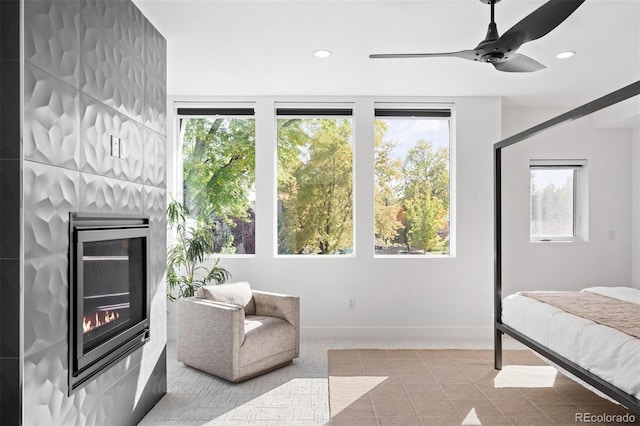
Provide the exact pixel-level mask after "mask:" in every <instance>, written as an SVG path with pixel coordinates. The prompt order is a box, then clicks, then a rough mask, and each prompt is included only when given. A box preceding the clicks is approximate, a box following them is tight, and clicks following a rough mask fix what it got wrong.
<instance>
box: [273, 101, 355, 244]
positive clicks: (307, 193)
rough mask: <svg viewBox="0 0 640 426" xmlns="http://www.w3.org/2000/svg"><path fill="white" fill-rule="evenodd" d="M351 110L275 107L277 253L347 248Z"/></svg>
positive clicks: (350, 232)
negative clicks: (276, 140) (276, 142)
mask: <svg viewBox="0 0 640 426" xmlns="http://www.w3.org/2000/svg"><path fill="white" fill-rule="evenodd" d="M351 114H352V113H351V109H349V108H337V109H298V108H278V109H277V139H278V148H277V149H278V172H277V173H278V176H277V182H278V184H277V185H278V193H277V203H278V204H277V220H278V230H277V238H278V240H277V245H278V254H292V255H294V254H295V255H300V254H319V255H348V254H351V253H352V252H353V131H352V118H351Z"/></svg>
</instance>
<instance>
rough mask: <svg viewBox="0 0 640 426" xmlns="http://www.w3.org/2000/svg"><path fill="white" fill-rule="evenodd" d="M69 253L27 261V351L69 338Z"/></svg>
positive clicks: (25, 339)
mask: <svg viewBox="0 0 640 426" xmlns="http://www.w3.org/2000/svg"><path fill="white" fill-rule="evenodd" d="M68 264H69V262H68V260H67V254H66V253H62V254H58V255H54V256H46V257H39V258H35V259H27V260H25V262H24V318H25V322H24V353H25V355H29V354H31V353H34V352H38V351H41V350H42V349H44V348H46V347H49V346H51V345H52V344H54V343H56V342H58V341H59V340H65V339H66V338H67V325H68V308H69V295H68V291H69V285H68V279H67V275H68V274H67V271H68V270H67V267H68Z"/></svg>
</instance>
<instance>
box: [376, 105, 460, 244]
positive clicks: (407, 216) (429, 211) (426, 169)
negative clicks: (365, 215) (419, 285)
mask: <svg viewBox="0 0 640 426" xmlns="http://www.w3.org/2000/svg"><path fill="white" fill-rule="evenodd" d="M375 115H376V119H375V207H374V209H375V210H374V216H375V253H376V254H377V255H398V254H450V238H451V235H450V231H451V224H450V220H451V214H450V210H451V209H450V158H451V155H450V145H451V143H450V141H451V131H450V116H451V113H450V110H448V109H447V110H444V109H442V110H433V109H401V108H376V112H375Z"/></svg>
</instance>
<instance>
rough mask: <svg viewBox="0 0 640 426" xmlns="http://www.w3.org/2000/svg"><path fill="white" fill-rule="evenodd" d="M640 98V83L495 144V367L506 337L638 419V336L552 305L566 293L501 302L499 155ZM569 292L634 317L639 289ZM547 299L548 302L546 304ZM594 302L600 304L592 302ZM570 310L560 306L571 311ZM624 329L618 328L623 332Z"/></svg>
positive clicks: (516, 297) (534, 294) (530, 294)
mask: <svg viewBox="0 0 640 426" xmlns="http://www.w3.org/2000/svg"><path fill="white" fill-rule="evenodd" d="M639 94H640V81H639V82H635V83H633V84H630V85H629V86H626V87H624V88H622V89H620V90H618V91H615V92H612V93H610V94H609V95H606V96H603V97H602V98H599V99H597V100H595V101H593V102H590V103H588V104H585V105H583V106H581V107H579V108H576V109H574V110H572V111H569V112H568V113H566V114H562V115H560V116H558V117H556V118H554V119H551V120H549V121H547V122H544V123H542V124H540V125H538V126H535V127H533V128H531V129H529V130H527V131H525V132H522V133H519V134H517V135H514V136H512V137H510V138H507V139H505V140H503V141H501V142H499V143H497V144H495V145H494V185H495V187H494V191H495V197H494V202H495V228H494V230H495V246H494V247H495V265H494V267H495V268H494V271H495V276H494V318H495V321H494V349H495V352H494V356H495V358H494V363H495V368H496V369H501V368H502V338H503V335H505V334H506V335H508V336H511V337H512V338H514V339H515V340H517V341H519V342H521V343H523V344H525V345H527V346H528V347H529V348H531V349H532V350H534V351H535V352H537V353H538V354H540V355H541V356H543V357H544V358H546V359H548V360H549V361H551V362H552V363H553V364H555V365H557V366H558V367H560V368H561V369H563V370H565V371H566V372H568V373H569V374H570V375H573V376H574V377H575V378H577V379H579V380H581V381H583V382H584V383H586V384H587V385H589V386H591V387H593V388H595V389H596V390H598V391H599V392H601V393H603V394H605V395H606V396H608V397H610V398H612V399H613V400H615V401H617V402H619V403H620V404H622V405H624V406H626V407H627V408H628V409H630V410H631V411H633V412H635V413H637V414H640V336H634V335H633V331H629V330H628V329H627V330H624V331H621V330H618V329H616V328H615V327H613V326H611V324H608V325H604V324H603V323H602V322H601V321H602V319H601V318H595V320H594V319H593V318H592V319H587V318H585V316H588V315H585V313H584V312H581V313H580V314H576V313H575V312H567V311H566V310H565V309H561V308H560V307H558V306H563V305H555V304H554V303H556V302H555V300H554V296H555V294H554V293H570V292H528V293H524V292H520V293H516V294H513V295H507V297H504V298H503V296H505V295H503V294H502V286H503V282H502V280H503V270H502V268H503V265H502V241H503V240H502V237H503V235H502V232H503V230H502V199H501V196H502V193H501V191H502V189H501V179H502V176H501V154H502V150H503V149H504V148H506V147H508V146H511V145H513V144H516V143H518V142H520V141H523V140H525V139H527V138H529V137H530V136H533V135H536V134H538V133H539V132H541V131H543V130H545V129H547V128H550V127H554V126H556V125H558V124H561V123H563V122H565V121H571V120H575V119H576V118H580V117H583V116H586V115H588V114H590V113H592V112H596V111H599V110H601V109H604V108H606V107H609V106H611V105H614V104H616V103H618V102H621V101H624V100H626V99H629V98H632V97H634V96H637V95H639ZM574 288H575V287H574ZM542 293H547V294H546V295H545V294H542ZM571 293H576V294H577V297H582V298H589V299H593V300H621V301H623V302H622V303H626V305H625V309H626V308H629V309H631V310H632V312H637V311H635V310H637V309H640V290H638V289H633V288H630V287H588V288H585V289H584V290H583V291H580V292H571ZM547 296H549V297H551V299H545V297H547ZM598 297H600V298H602V299H594V298H598ZM595 303H598V302H595ZM569 305H570V303H569V304H567V305H564V307H565V308H566V309H568V310H569V311H572V308H570V307H569ZM594 306H595V305H594ZM634 315H635V314H634ZM622 322H623V323H624V321H622ZM625 327H626V325H625V324H622V327H621V328H625ZM629 333H631V334H629Z"/></svg>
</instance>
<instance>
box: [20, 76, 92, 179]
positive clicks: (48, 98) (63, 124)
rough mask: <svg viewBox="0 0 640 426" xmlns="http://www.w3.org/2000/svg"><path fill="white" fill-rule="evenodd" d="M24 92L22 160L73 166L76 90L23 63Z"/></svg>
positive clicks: (75, 151) (76, 115)
mask: <svg viewBox="0 0 640 426" xmlns="http://www.w3.org/2000/svg"><path fill="white" fill-rule="evenodd" d="M24 93H25V97H24V122H23V123H24V130H23V134H24V142H23V143H24V148H23V150H24V157H25V159H27V160H33V161H38V162H41V163H47V164H51V165H54V166H60V167H66V168H68V169H77V168H78V102H79V92H78V90H77V89H73V88H71V87H70V86H68V85H66V84H64V83H62V82H61V81H60V80H58V79H57V78H54V77H51V76H49V75H48V74H46V73H44V72H42V71H40V70H39V69H37V68H35V67H33V66H32V65H29V64H25V70H24Z"/></svg>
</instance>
